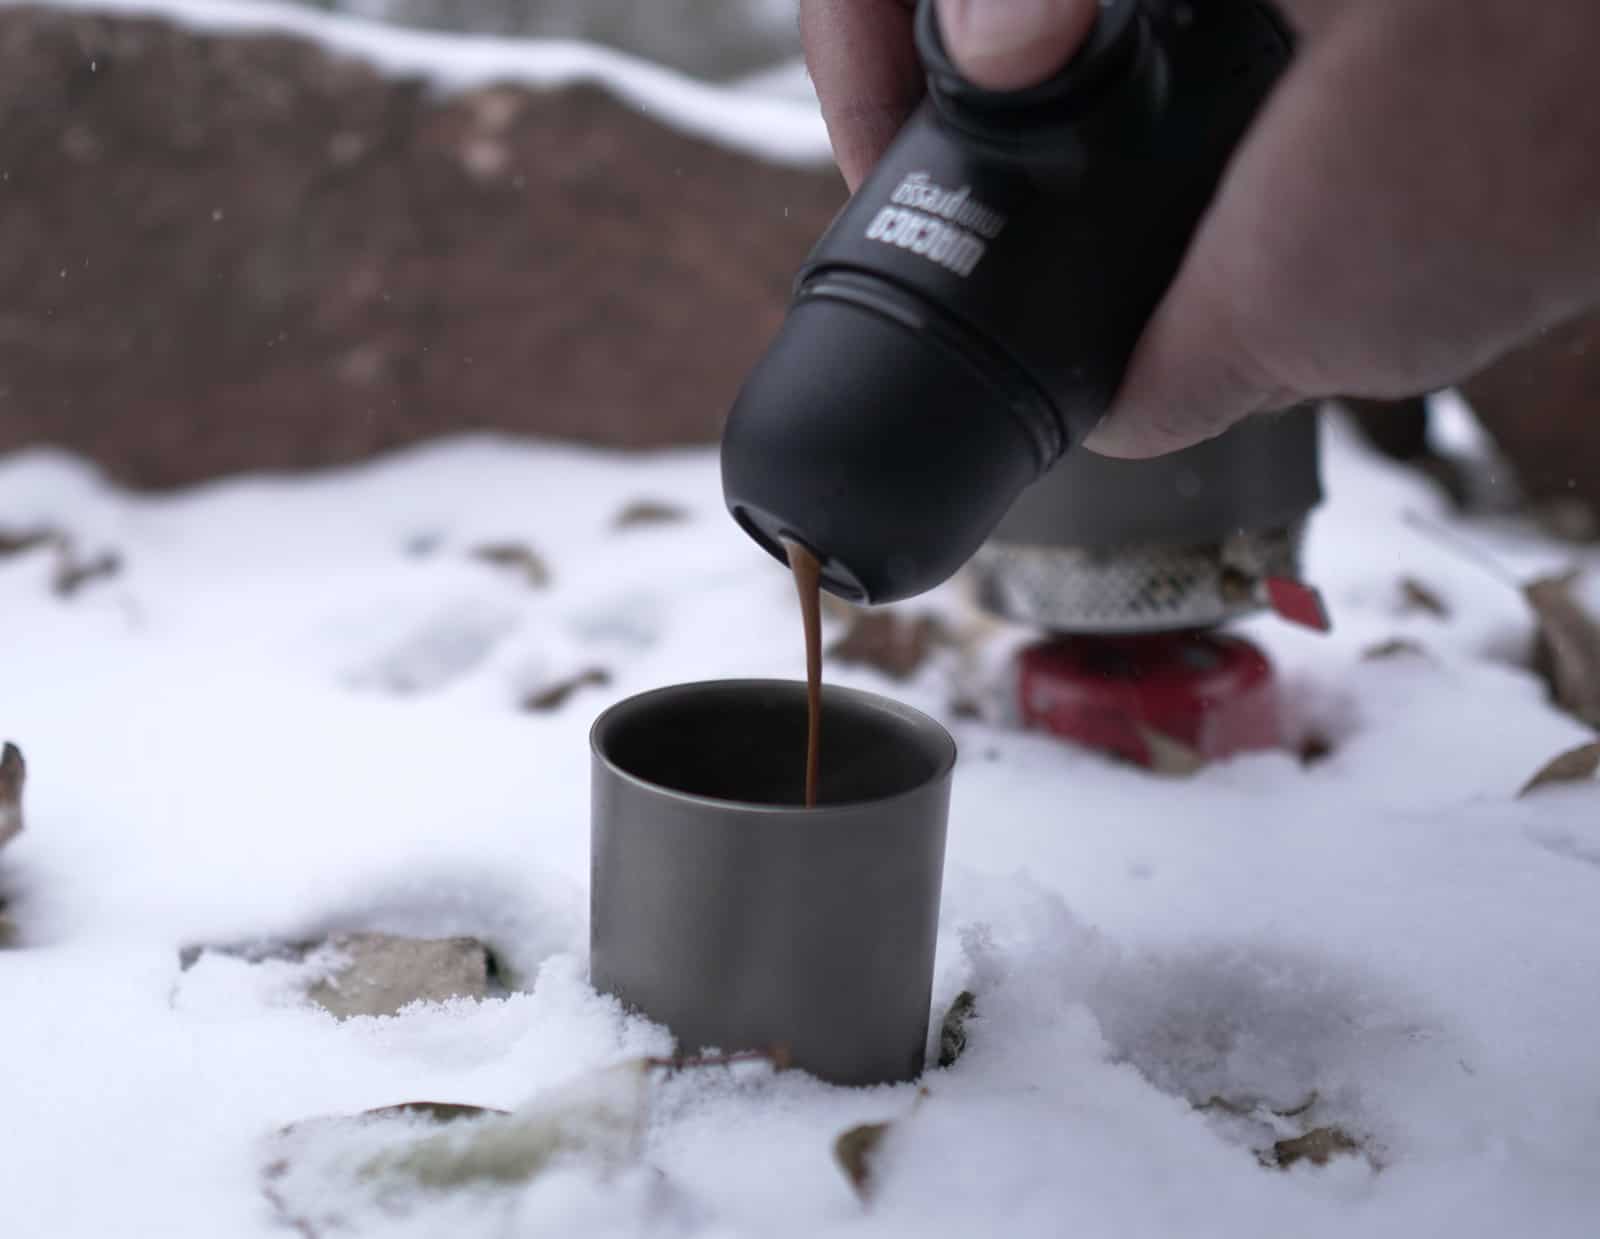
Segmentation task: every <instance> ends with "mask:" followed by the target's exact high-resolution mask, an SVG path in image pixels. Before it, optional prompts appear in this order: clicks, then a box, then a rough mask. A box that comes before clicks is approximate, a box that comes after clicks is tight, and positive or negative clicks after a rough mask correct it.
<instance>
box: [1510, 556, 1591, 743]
mask: <svg viewBox="0 0 1600 1239" xmlns="http://www.w3.org/2000/svg"><path fill="white" fill-rule="evenodd" d="M1577 579H1578V574H1577V573H1576V572H1570V573H1567V574H1566V575H1565V576H1558V577H1541V578H1540V579H1539V580H1537V581H1530V582H1529V583H1528V584H1527V585H1525V586H1523V589H1522V592H1523V596H1524V597H1526V598H1527V600H1528V605H1529V606H1531V607H1532V608H1533V613H1534V615H1535V616H1536V617H1537V618H1538V621H1539V636H1538V644H1537V646H1536V647H1535V651H1534V665H1535V667H1536V668H1537V670H1538V671H1539V672H1540V674H1541V675H1543V676H1544V677H1545V680H1546V681H1547V682H1548V683H1549V685H1550V693H1551V696H1552V697H1553V698H1554V699H1555V702H1556V704H1557V705H1558V706H1560V707H1561V708H1562V709H1563V710H1566V711H1567V712H1568V713H1571V714H1574V715H1576V716H1577V717H1578V718H1580V719H1582V720H1583V721H1584V722H1586V723H1588V724H1589V725H1590V726H1591V727H1600V621H1597V620H1596V619H1595V617H1594V616H1592V615H1590V614H1589V613H1588V612H1586V611H1585V610H1584V609H1583V606H1582V605H1581V604H1580V603H1579V602H1578V600H1577V599H1576V598H1575V597H1573V594H1572V586H1573V583H1574V582H1575V581H1576V580H1577Z"/></svg>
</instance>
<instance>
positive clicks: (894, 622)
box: [827, 611, 945, 680]
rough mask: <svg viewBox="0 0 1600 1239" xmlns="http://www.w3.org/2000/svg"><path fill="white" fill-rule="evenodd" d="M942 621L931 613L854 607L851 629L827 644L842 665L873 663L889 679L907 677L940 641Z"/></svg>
mask: <svg viewBox="0 0 1600 1239" xmlns="http://www.w3.org/2000/svg"><path fill="white" fill-rule="evenodd" d="M944 641H945V632H944V628H943V625H941V624H940V623H939V621H938V620H937V619H935V618H934V617H933V616H931V615H919V616H918V617H917V618H915V619H902V618H901V617H900V616H899V615H898V614H896V613H895V612H894V611H857V612H856V613H855V615H854V618H853V620H852V622H851V625H850V630H849V631H848V632H846V633H845V634H844V636H842V637H840V638H839V639H838V640H837V641H835V642H834V643H833V644H832V645H830V646H829V647H828V653H827V656H828V657H829V658H831V659H833V660H834V661H835V662H838V663H840V664H842V665H844V666H858V665H860V666H868V667H876V668H877V669H878V670H879V671H881V672H883V673H884V675H886V676H888V677H889V678H890V679H892V680H908V679H910V678H911V677H912V676H913V675H914V674H916V672H917V670H918V669H919V668H920V667H921V666H922V664H923V663H924V662H926V661H927V659H928V655H929V654H930V653H931V652H932V651H933V648H934V647H935V646H936V645H940V644H943V642H944Z"/></svg>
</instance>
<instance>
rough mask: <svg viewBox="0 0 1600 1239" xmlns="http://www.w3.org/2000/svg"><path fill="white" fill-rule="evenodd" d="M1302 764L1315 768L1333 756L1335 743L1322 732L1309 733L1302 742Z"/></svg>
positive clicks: (1300, 751) (1300, 753)
mask: <svg viewBox="0 0 1600 1239" xmlns="http://www.w3.org/2000/svg"><path fill="white" fill-rule="evenodd" d="M1299 755H1300V764H1301V765H1302V766H1315V765H1317V764H1318V763H1319V762H1324V761H1327V760H1328V758H1330V757H1332V756H1333V741H1332V740H1330V739H1328V737H1327V736H1325V735H1323V734H1322V733H1321V732H1320V731H1312V732H1307V733H1306V735H1305V736H1304V737H1303V738H1302V739H1301V741H1300V750H1299Z"/></svg>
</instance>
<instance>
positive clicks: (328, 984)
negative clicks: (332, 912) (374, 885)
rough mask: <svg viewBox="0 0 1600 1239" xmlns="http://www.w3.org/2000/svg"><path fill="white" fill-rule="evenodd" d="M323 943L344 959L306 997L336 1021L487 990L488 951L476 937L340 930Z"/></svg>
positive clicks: (389, 1012)
mask: <svg viewBox="0 0 1600 1239" xmlns="http://www.w3.org/2000/svg"><path fill="white" fill-rule="evenodd" d="M327 947H328V948H329V949H330V950H332V951H334V952H337V953H338V954H339V955H341V956H343V957H345V959H346V960H347V961H348V962H346V963H344V964H343V965H342V966H341V967H340V968H339V970H338V971H337V972H335V973H333V974H332V975H331V976H328V977H326V978H324V979H323V980H321V981H318V982H317V983H316V984H315V985H313V986H312V987H311V989H310V990H309V991H307V997H309V998H310V999H311V1001H312V1002H314V1003H316V1004H317V1005H318V1006H320V1007H322V1008H324V1009H325V1010H327V1011H328V1012H330V1013H331V1014H333V1015H334V1016H335V1017H337V1018H338V1019H341V1020H343V1019H348V1018H349V1017H350V1016H352V1015H394V1014H395V1013H397V1012H398V1011H399V1010H400V1008H402V1007H404V1006H406V1005H407V1004H408V1003H413V1002H444V1001H445V1000H446V999H448V998H482V997H484V996H485V995H486V994H487V993H488V992H489V986H490V973H491V962H490V955H489V949H488V947H486V946H484V944H483V943H481V942H479V941H478V940H477V939H476V938H397V937H393V936H391V935H389V934H369V933H362V934H343V935H339V936H336V937H333V938H330V939H329V940H328V942H327Z"/></svg>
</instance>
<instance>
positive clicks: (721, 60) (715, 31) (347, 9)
mask: <svg viewBox="0 0 1600 1239" xmlns="http://www.w3.org/2000/svg"><path fill="white" fill-rule="evenodd" d="M300 3H302V4H305V5H306V6H307V7H310V8H316V9H323V10H326V11H328V12H334V13H349V14H352V15H354V16H357V17H370V18H373V19H374V20H377V21H384V22H395V23H397V24H400V25H406V26H420V27H424V28H426V29H431V30H454V31H462V32H465V33H469V34H491V35H509V36H513V37H517V38H539V39H588V40H591V41H593V42H596V43H603V44H605V45H606V46H608V47H615V48H618V49H620V50H622V51H625V52H631V53H633V54H634V55H636V56H643V57H645V58H646V59H647V60H654V61H656V62H658V63H660V64H664V65H671V66H672V67H673V68H675V69H681V70H682V71H683V72H685V73H693V74H697V75H699V76H702V77H707V78H712V79H716V80H727V79H729V78H736V77H739V76H741V75H743V74H748V73H752V72H755V71H757V70H760V69H764V68H769V67H771V66H773V65H775V64H779V63H781V62H783V61H784V60H787V59H790V58H792V57H795V56H798V55H799V54H800V35H799V30H798V28H797V26H796V23H795V14H794V10H795V0H300Z"/></svg>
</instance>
